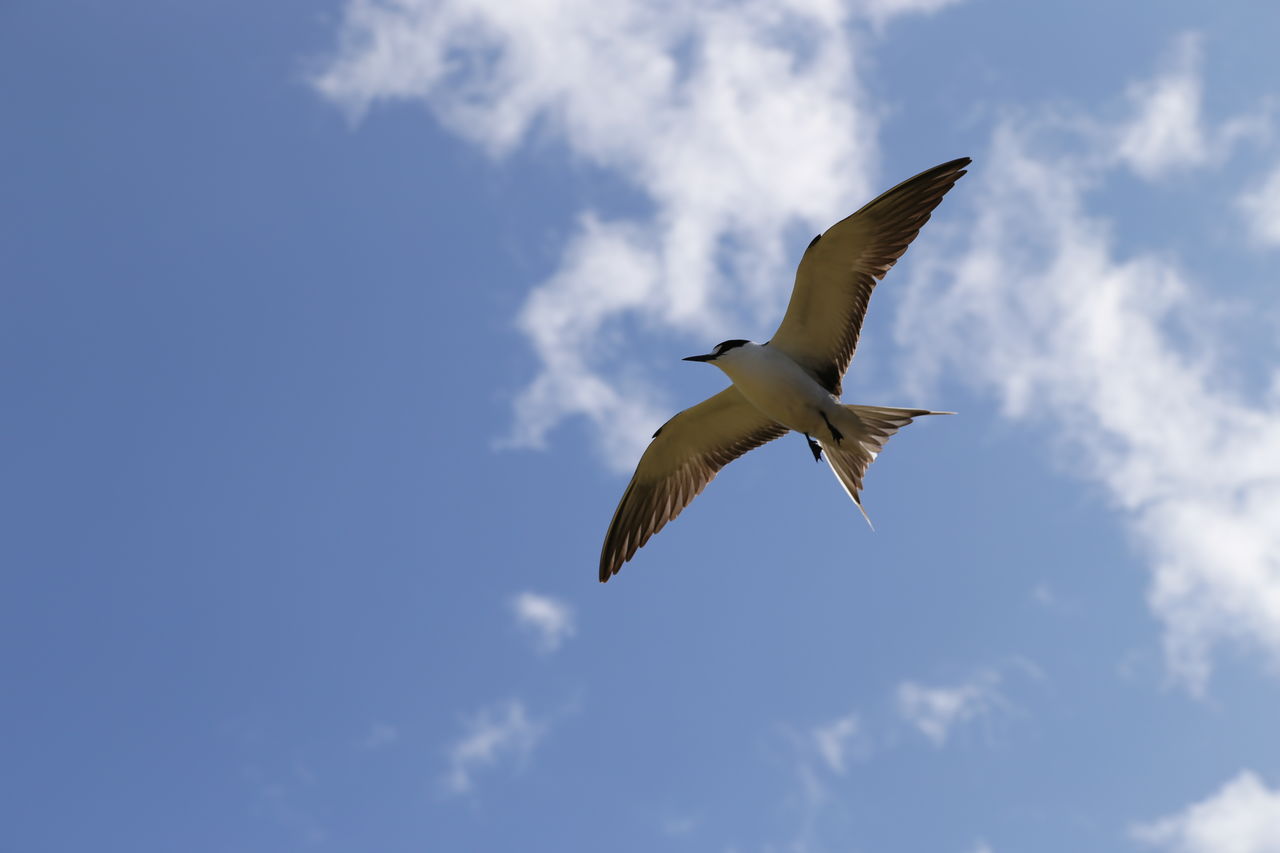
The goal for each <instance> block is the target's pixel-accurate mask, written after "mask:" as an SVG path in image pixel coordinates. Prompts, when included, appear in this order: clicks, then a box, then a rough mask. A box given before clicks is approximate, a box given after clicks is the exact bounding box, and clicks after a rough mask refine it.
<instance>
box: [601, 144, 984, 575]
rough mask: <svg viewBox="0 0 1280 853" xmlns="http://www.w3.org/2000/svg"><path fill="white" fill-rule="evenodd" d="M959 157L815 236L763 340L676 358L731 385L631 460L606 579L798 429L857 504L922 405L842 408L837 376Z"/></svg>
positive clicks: (959, 169)
mask: <svg viewBox="0 0 1280 853" xmlns="http://www.w3.org/2000/svg"><path fill="white" fill-rule="evenodd" d="M970 162H972V161H971V159H970V158H968V157H961V158H959V159H956V160H952V161H950V162H948V163H943V164H941V165H939V166H934V167H933V168H932V169H927V170H925V171H923V172H921V173H920V174H918V175H916V176H915V177H913V178H908V179H907V180H905V181H903V182H902V183H900V184H898V185H897V186H896V187H894V188H893V189H890V190H888V191H886V192H884V193H882V194H881V195H879V196H877V197H876V198H875V199H873V200H872V201H871V202H869V203H867V204H866V205H865V206H863V207H862V208H861V209H859V210H858V211H857V212H856V213H854V214H852V215H851V216H848V217H846V218H845V219H842V220H840V221H839V222H837V223H836V224H835V225H832V226H831V227H830V228H828V229H827V230H826V231H824V232H822V233H821V234H819V235H818V236H816V237H814V238H813V240H812V242H810V243H809V246H808V248H806V249H805V251H804V255H803V256H802V257H801V259H800V264H799V266H798V268H797V269H796V280H795V285H794V287H793V289H792V291H791V300H790V302H789V303H788V305H787V310H786V313H785V314H784V315H783V318H782V323H781V324H780V325H779V326H778V329H777V331H776V332H774V335H773V337H772V338H771V339H770V340H768V341H767V342H765V343H763V344H757V343H755V342H753V341H749V340H745V339H741V338H735V339H733V340H727V341H722V342H721V343H719V344H716V346H715V347H714V348H713V349H712V350H711V352H709V353H706V354H704V355H693V356H689V357H688V358H685V359H684V361H693V362H703V363H706V364H711V365H713V366H715V367H718V368H719V369H720V370H722V371H723V372H724V373H725V374H726V375H728V377H729V379H731V380H732V384H731V385H729V387H728V388H725V389H724V390H723V391H721V392H719V393H718V394H715V395H713V396H711V397H709V398H708V399H706V400H703V401H702V402H701V403H698V404H697V405H696V406H692V407H690V408H688V409H685V410H684V411H682V412H680V413H679V414H677V415H675V416H674V417H672V418H671V419H670V420H668V421H667V422H666V423H665V424H663V425H662V426H661V427H659V428H658V430H657V432H655V433H654V434H653V439H652V441H651V442H650V443H649V446H648V447H647V448H646V449H645V452H644V454H643V455H642V456H641V457H640V462H639V463H638V464H637V466H636V471H635V474H634V476H632V478H631V482H630V484H628V486H627V489H626V491H625V492H624V493H623V495H622V500H621V501H619V503H618V508H617V510H616V511H615V512H614V514H613V519H612V520H611V521H610V523H609V530H608V532H607V533H606V534H605V538H604V546H603V547H602V548H601V551H600V581H601V582H605V581H608V580H609V579H610V578H611V577H613V576H614V575H615V574H617V573H618V571H619V570H620V569H621V568H622V565H623V564H624V563H626V562H627V561H628V560H630V559H631V558H632V557H634V556H635V554H636V551H638V550H639V549H640V548H641V547H642V546H643V545H644V544H645V543H646V542H648V541H649V538H650V537H651V536H653V535H654V534H655V533H657V532H658V531H659V530H661V529H662V528H663V527H664V526H665V525H666V524H667V522H669V521H671V520H672V519H674V518H675V517H676V516H677V515H679V514H680V512H681V511H682V510H684V508H685V507H686V506H688V505H689V503H690V502H691V501H692V500H693V499H694V498H695V497H697V496H698V495H699V494H700V493H701V492H702V490H703V489H704V488H705V487H706V485H707V484H708V483H709V482H711V480H712V479H714V477H715V476H716V474H717V473H718V472H719V471H720V469H721V468H723V467H724V466H725V465H728V464H729V463H730V462H732V461H733V460H734V459H737V458H738V457H739V456H741V455H742V454H744V453H746V452H747V451H749V450H753V449H755V448H757V447H759V446H761V445H762V444H765V443H767V442H770V441H773V440H774V439H775V438H779V437H781V436H783V435H786V434H787V433H788V432H792V431H795V432H798V433H801V434H803V435H804V437H805V439H806V441H808V444H809V450H810V451H811V452H812V454H813V458H814V461H815V462H817V461H821V459H822V458H823V457H824V455H825V458H826V461H827V464H828V465H829V466H830V467H831V470H832V471H833V472H834V473H835V476H836V479H837V480H839V482H840V485H841V486H843V487H844V491H845V493H846V494H848V496H849V497H850V498H851V499H852V500H853V502H854V504H856V505H857V507H858V510H859V511H860V512H861V513H862V516H863V518H865V519H866V520H867V523H868V524H870V522H871V519H870V518H869V517H868V516H867V512H866V509H865V508H863V506H862V500H861V497H860V495H861V492H862V478H863V475H864V474H865V473H866V471H867V468H868V466H870V465H871V463H872V462H873V461H875V458H876V456H877V455H878V454H879V453H880V451H881V449H882V448H883V447H884V445H885V442H887V441H888V440H889V438H890V436H892V435H893V434H894V433H896V432H897V431H898V430H899V429H901V428H902V427H904V426H906V425H907V424H909V423H911V422H912V420H913V419H914V418H918V417H923V416H926V415H949V414H953V413H952V412H934V411H930V410H928V409H903V408H896V407H892V406H861V405H847V404H844V403H841V402H840V397H841V395H842V393H843V390H842V382H843V379H844V374H845V371H846V370H847V369H848V367H849V362H850V361H851V360H852V359H853V354H854V350H855V349H856V348H857V345H858V334H859V332H860V331H861V328H862V321H863V317H864V316H865V315H866V312H867V304H868V302H869V300H870V298H871V292H872V290H874V289H875V286H876V284H877V282H879V281H880V280H881V279H883V278H884V276H885V273H887V272H888V271H889V268H890V267H892V266H893V265H894V263H896V262H897V260H898V259H899V258H900V257H902V255H903V253H904V252H906V250H907V247H908V246H909V245H910V244H911V241H912V240H914V239H915V237H916V235H917V234H918V233H919V232H920V229H921V228H922V227H923V226H924V224H925V223H926V222H928V221H929V217H930V215H931V214H932V213H933V211H934V209H935V208H936V207H937V206H938V204H939V203H940V202H941V201H942V197H943V196H944V195H946V194H947V192H948V191H949V190H950V189H951V188H952V187H953V186H955V183H956V181H958V180H959V179H960V178H961V177H962V176H963V175H964V174H965V167H966V166H968V165H969V164H970Z"/></svg>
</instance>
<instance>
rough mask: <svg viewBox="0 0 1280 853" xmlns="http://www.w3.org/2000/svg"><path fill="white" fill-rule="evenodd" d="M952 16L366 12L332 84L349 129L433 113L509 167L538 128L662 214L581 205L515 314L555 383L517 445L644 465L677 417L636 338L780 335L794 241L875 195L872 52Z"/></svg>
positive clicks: (782, 6)
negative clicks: (572, 447)
mask: <svg viewBox="0 0 1280 853" xmlns="http://www.w3.org/2000/svg"><path fill="white" fill-rule="evenodd" d="M950 2H954V0H876V2H873V3H869V4H866V6H865V7H859V8H858V9H857V10H856V11H855V10H852V9H850V8H849V6H848V4H843V3H836V2H823V0H784V2H775V1H774V0H741V2H736V3H716V4H698V3H679V2H675V1H674V0H665V2H664V1H662V0H660V2H648V0H626V1H625V2H616V3H610V4H607V5H605V6H601V5H600V4H596V3H591V2H589V0H557V2H551V0H541V2H531V3H521V4H516V5H512V4H511V3H508V2H505V1H504V0H468V2H462V0H398V2H394V3H392V2H380V1H379V0H352V2H350V3H348V5H347V7H346V14H345V20H344V24H343V29H342V34H341V47H340V49H339V51H338V53H337V55H336V56H335V57H334V58H333V60H332V61H331V62H330V63H329V64H328V65H327V66H326V67H325V68H324V69H323V70H322V71H321V73H320V74H318V75H317V76H316V77H315V79H314V83H315V85H316V87H317V89H318V90H319V91H320V92H321V93H322V94H323V95H324V96H326V97H328V98H330V99H331V100H333V101H334V102H335V103H337V104H339V105H341V106H342V107H343V108H345V109H346V110H347V111H348V112H349V113H350V114H351V115H352V116H353V117H359V116H361V115H363V114H364V113H365V112H366V111H367V110H368V109H369V108H370V107H371V106H372V105H374V104H375V103H377V102H380V101H390V100H413V101H418V102H421V103H423V104H424V105H425V106H426V107H427V108H428V109H429V110H431V112H432V113H433V114H434V115H435V116H436V117H437V118H438V119H439V120H440V121H441V123H442V124H443V125H444V126H445V127H447V128H449V129H451V130H452V131H453V132H455V133H457V134H458V135H460V136H462V137H463V138H466V139H468V140H471V141H472V142H474V143H476V144H477V145H479V146H482V147H483V148H484V149H485V150H487V151H489V152H490V153H492V154H493V155H494V156H503V155H504V154H507V153H509V152H511V151H512V150H513V149H515V148H516V147H518V146H519V145H520V144H521V142H522V141H523V140H525V139H527V138H528V137H529V136H530V135H531V134H532V133H535V132H537V133H538V134H539V135H540V136H542V137H544V138H551V139H555V140H556V141H558V142H561V143H563V144H564V145H565V147H566V148H567V150H568V152H569V153H570V155H571V156H572V157H574V158H575V159H577V160H580V161H583V162H586V163H590V164H592V165H594V166H596V167H599V168H603V169H606V170H609V171H611V172H613V173H615V174H616V175H618V176H619V177H621V178H622V180H624V181H626V182H627V183H629V184H631V185H632V186H633V187H634V188H635V189H637V190H638V191H640V192H641V193H642V194H643V196H644V197H645V198H646V199H647V200H648V202H649V204H650V209H649V210H648V211H647V212H646V213H645V214H643V215H639V216H628V217H620V216H616V215H610V214H608V213H607V212H602V211H601V210H599V209H594V208H590V209H585V210H583V211H582V212H581V214H580V217H579V221H578V224H577V227H576V229H575V231H574V233H573V235H572V236H571V237H570V238H569V239H568V241H567V244H566V245H565V247H564V250H563V255H562V259H561V262H560V266H559V269H558V270H557V271H556V272H555V273H553V274H552V275H551V277H550V278H549V279H548V280H546V281H544V282H542V283H541V284H538V285H537V286H536V287H534V289H533V291H532V292H531V293H530V295H529V297H528V299H527V301H526V302H525V304H524V307H523V309H522V310H521V312H520V315H519V317H518V319H517V323H518V326H519V328H520V330H521V331H522V332H523V333H524V334H525V335H526V336H527V338H528V340H529V342H530V344H531V346H532V348H533V350H534V352H535V353H536V355H537V358H538V364H539V367H538V370H537V373H536V375H535V376H533V377H532V381H531V384H530V385H529V386H528V387H526V388H525V389H524V391H523V392H522V393H521V394H520V395H519V397H518V398H517V400H516V404H515V425H514V427H513V431H512V434H511V436H510V441H511V443H513V444H515V445H518V446H528V447H537V446H541V445H542V444H544V442H545V439H546V436H547V434H548V433H549V432H550V431H551V430H552V429H553V428H554V427H555V426H556V425H557V424H559V423H560V422H561V421H562V420H564V419H565V418H568V417H573V416H580V417H584V418H586V419H588V420H589V421H590V422H591V423H592V424H594V426H595V427H596V429H595V430H594V434H595V436H596V438H597V440H598V444H599V448H600V450H601V452H602V455H603V458H604V459H605V461H606V462H608V463H609V464H610V465H612V466H613V467H615V468H617V469H618V470H627V469H629V467H630V466H631V465H632V464H633V463H634V461H635V458H636V456H637V455H638V454H639V452H640V451H641V450H642V449H643V446H644V444H645V443H646V442H647V440H648V437H649V434H650V433H651V432H652V431H653V427H655V426H657V425H658V424H660V423H661V422H662V421H663V420H665V418H666V417H667V416H668V415H669V414H670V412H669V411H668V408H669V407H668V406H667V405H666V404H665V402H664V401H661V400H659V399H658V395H657V393H656V392H655V391H654V390H653V389H652V387H651V386H650V385H649V383H648V382H646V380H645V378H644V377H643V376H637V375H636V374H635V373H634V370H635V368H634V366H628V365H626V364H618V363H611V362H610V361H609V359H608V353H609V352H610V351H612V350H616V349H622V350H625V349H626V348H625V347H618V346H616V342H617V341H618V340H620V339H625V338H626V337H628V336H629V335H634V334H635V329H636V328H637V326H638V327H640V328H644V329H648V330H650V331H654V330H656V331H663V332H669V333H676V334H685V335H691V336H692V335H697V336H699V337H700V339H710V340H715V339H717V338H716V335H719V336H720V337H725V336H727V335H728V334H729V331H730V330H732V331H734V332H739V333H741V332H742V331H750V330H752V329H755V330H757V332H758V334H767V333H768V332H769V331H770V329H769V328H766V324H767V323H769V322H771V321H773V320H776V317H777V315H778V314H779V313H780V310H781V308H782V306H783V304H784V302H785V298H786V296H787V294H788V292H789V289H790V280H791V276H792V272H793V269H792V265H793V263H794V261H795V258H791V257H787V256H786V254H785V252H784V247H785V246H786V245H787V242H786V238H787V236H788V234H789V232H792V231H794V230H796V229H800V228H803V229H805V232H806V233H809V232H813V231H815V230H819V229H821V228H825V227H826V226H827V225H829V224H830V223H831V222H833V221H835V219H837V218H838V217H839V216H842V215H845V214H848V213H849V212H850V211H849V209H848V208H849V204H850V203H851V200H856V199H860V198H863V197H865V196H866V194H867V191H868V189H869V187H870V183H869V178H870V177H871V176H872V174H873V173H874V169H875V162H876V146H875V142H874V140H875V139H876V135H877V129H878V120H877V117H876V111H875V110H874V109H872V108H871V107H870V106H869V105H868V103H867V97H866V95H865V93H864V91H863V88H862V85H861V83H860V82H859V67H858V63H857V62H856V61H855V57H856V56H857V55H858V53H859V50H860V48H861V43H862V42H864V41H870V39H871V38H872V36H871V30H876V31H878V30H879V29H881V28H883V27H884V26H885V25H886V23H887V22H889V21H890V20H892V19H893V18H895V17H897V16H900V15H906V14H913V13H914V14H920V13H931V12H935V11H937V10H938V9H941V8H942V7H944V6H946V5H948V4H949V3H950ZM855 16H860V17H855ZM798 151H803V152H804V155H803V156H796V152H798ZM606 342H613V344H614V345H612V346H609V345H606ZM627 371H632V372H627ZM624 380H625V381H624Z"/></svg>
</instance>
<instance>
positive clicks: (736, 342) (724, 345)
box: [681, 338, 751, 361]
mask: <svg viewBox="0 0 1280 853" xmlns="http://www.w3.org/2000/svg"><path fill="white" fill-rule="evenodd" d="M749 343H751V341H747V340H743V339H742V338H734V339H733V340H731V341H721V342H720V343H718V344H716V346H715V349H713V350H712V351H711V352H709V353H707V354H706V355H691V356H688V357H687V358H683V359H681V361H715V360H716V359H717V358H719V357H720V356H722V355H724V354H725V353H726V352H728V351H729V350H731V349H736V348H737V347H740V346H742V345H743V344H749Z"/></svg>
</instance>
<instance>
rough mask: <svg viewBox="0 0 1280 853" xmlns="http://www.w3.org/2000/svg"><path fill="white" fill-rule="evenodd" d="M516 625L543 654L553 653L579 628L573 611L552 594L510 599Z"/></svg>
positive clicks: (524, 594)
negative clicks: (576, 626) (532, 639)
mask: <svg viewBox="0 0 1280 853" xmlns="http://www.w3.org/2000/svg"><path fill="white" fill-rule="evenodd" d="M511 610H512V612H513V613H514V614H515V617H516V623H517V624H518V625H519V626H520V627H521V628H523V629H525V630H526V631H528V632H529V633H530V634H531V635H532V636H533V638H534V643H535V646H536V647H537V649H538V651H539V652H541V653H542V654H551V653H552V652H554V651H556V650H557V649H559V648H560V646H561V645H562V644H563V643H564V641H565V640H566V639H568V638H569V637H572V636H573V635H574V632H575V631H576V628H575V627H574V622H573V608H571V607H570V606H569V605H568V604H566V603H565V602H563V601H560V600H558V599H555V598H552V597H551V596H549V595H539V594H538V593H536V592H522V593H520V594H519V595H517V596H516V597H515V598H513V599H512V600H511Z"/></svg>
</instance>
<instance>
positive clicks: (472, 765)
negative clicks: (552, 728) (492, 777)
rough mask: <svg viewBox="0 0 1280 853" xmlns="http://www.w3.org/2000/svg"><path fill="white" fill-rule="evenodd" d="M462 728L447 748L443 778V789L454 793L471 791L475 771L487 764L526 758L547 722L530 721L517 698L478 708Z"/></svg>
mask: <svg viewBox="0 0 1280 853" xmlns="http://www.w3.org/2000/svg"><path fill="white" fill-rule="evenodd" d="M465 728H466V733H465V734H464V735H463V736H462V737H461V738H459V739H458V740H457V741H456V742H454V743H453V744H452V745H451V746H450V747H449V750H448V753H449V771H448V772H447V773H446V774H445V776H444V779H443V782H444V787H445V789H446V790H447V791H449V792H451V793H454V794H465V793H467V792H469V791H471V790H472V789H473V787H474V785H475V782H474V779H475V775H476V773H477V772H478V771H480V770H482V769H484V768H486V767H492V766H494V765H496V764H498V763H499V762H500V761H504V760H506V761H512V762H515V763H517V764H519V763H522V762H524V761H526V760H528V758H529V756H530V755H531V754H532V752H533V749H534V747H536V746H537V745H538V741H540V740H541V739H542V737H543V735H544V734H546V725H545V724H543V723H539V722H535V721H533V720H530V719H529V717H528V716H527V715H526V714H525V710H524V704H523V703H521V702H520V701H519V700H511V701H509V702H506V703H503V704H501V705H496V706H493V707H489V708H483V709H481V710H480V711H479V712H478V713H477V714H476V715H475V716H473V717H471V718H470V719H468V720H466V721H465Z"/></svg>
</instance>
